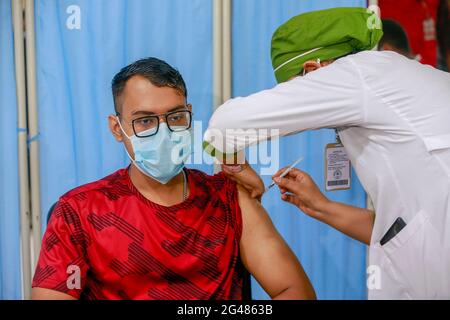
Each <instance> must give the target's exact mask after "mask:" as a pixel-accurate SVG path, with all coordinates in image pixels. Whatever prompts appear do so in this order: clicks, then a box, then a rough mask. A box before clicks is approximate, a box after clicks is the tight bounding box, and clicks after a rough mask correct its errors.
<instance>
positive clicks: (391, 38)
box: [379, 19, 411, 54]
mask: <svg viewBox="0 0 450 320" xmlns="http://www.w3.org/2000/svg"><path fill="white" fill-rule="evenodd" d="M385 43H388V44H390V45H392V46H393V47H395V48H396V49H398V50H400V51H401V52H403V53H404V54H411V47H410V46H409V41H408V36H407V34H406V32H405V30H404V29H403V28H402V26H401V25H400V24H399V23H398V22H396V21H394V20H389V19H386V20H385V19H383V37H382V38H381V40H380V42H379V47H382V46H383V45H384V44H385Z"/></svg>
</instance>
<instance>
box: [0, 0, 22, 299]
mask: <svg viewBox="0 0 450 320" xmlns="http://www.w3.org/2000/svg"><path fill="white" fill-rule="evenodd" d="M11 13H12V12H11V1H0V300H1V299H20V298H21V296H22V293H21V276H20V235H19V226H20V224H19V223H20V219H19V183H18V167H17V104H16V86H15V77H14V48H13V43H14V42H13V30H12V14H11Z"/></svg>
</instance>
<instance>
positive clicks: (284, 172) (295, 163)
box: [264, 157, 303, 192]
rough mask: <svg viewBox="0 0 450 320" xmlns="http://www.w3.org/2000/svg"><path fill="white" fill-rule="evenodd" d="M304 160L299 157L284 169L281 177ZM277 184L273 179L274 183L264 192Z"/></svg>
mask: <svg viewBox="0 0 450 320" xmlns="http://www.w3.org/2000/svg"><path fill="white" fill-rule="evenodd" d="M302 160H303V157H300V158H298V159H297V160H296V161H295V162H294V163H293V164H291V165H290V166H289V168H287V169H286V170H284V171H283V173H282V174H281V175H280V177H279V178H284V177H285V176H286V175H287V174H288V173H289V171H291V170H292V169H293V168H294V167H295V166H296V165H298V164H299V163H300V162H301V161H302ZM274 185H275V181H272V183H271V184H270V185H269V186H268V187H267V188H266V190H265V191H264V192H267V191H269V190H270V188H272V187H273V186H274Z"/></svg>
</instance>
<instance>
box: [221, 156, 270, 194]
mask: <svg viewBox="0 0 450 320" xmlns="http://www.w3.org/2000/svg"><path fill="white" fill-rule="evenodd" d="M222 170H223V172H224V173H225V175H226V176H227V177H228V178H230V179H231V180H233V181H236V182H237V183H238V184H240V185H241V186H243V187H244V188H245V189H246V190H247V191H248V192H249V193H250V195H251V197H252V198H254V199H258V200H261V196H262V194H263V193H264V190H265V187H264V182H263V181H262V179H261V177H260V176H259V175H258V174H257V173H256V171H255V170H253V168H252V167H251V166H250V165H249V164H248V163H245V164H241V165H222Z"/></svg>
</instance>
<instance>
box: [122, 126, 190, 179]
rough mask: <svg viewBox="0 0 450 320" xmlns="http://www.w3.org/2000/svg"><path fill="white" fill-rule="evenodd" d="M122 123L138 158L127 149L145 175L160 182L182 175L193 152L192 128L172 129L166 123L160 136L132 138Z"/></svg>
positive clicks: (161, 129)
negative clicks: (173, 130)
mask: <svg viewBox="0 0 450 320" xmlns="http://www.w3.org/2000/svg"><path fill="white" fill-rule="evenodd" d="M119 125H120V128H121V129H122V132H123V133H124V134H125V136H126V137H127V138H128V139H129V140H130V141H131V145H132V146H133V151H134V159H133V158H131V156H130V154H128V151H127V154H128V157H130V159H131V161H132V162H133V163H134V164H135V165H136V167H137V168H138V169H139V170H140V171H141V172H142V173H143V174H145V175H147V176H149V177H151V178H153V179H155V180H156V181H158V182H160V183H163V184H166V183H167V182H169V181H170V180H171V179H172V178H173V177H175V176H176V175H177V174H179V173H180V172H181V170H182V169H183V167H184V164H185V163H186V161H187V159H188V158H189V156H190V155H191V153H192V148H191V146H192V137H191V130H184V131H179V132H172V131H170V129H169V127H168V126H167V124H166V123H165V122H163V123H161V124H160V125H159V130H158V133H157V134H156V135H153V136H150V137H146V138H139V137H137V136H135V135H133V136H131V137H129V136H128V135H127V134H126V133H125V131H124V130H123V128H122V125H121V124H120V121H119ZM142 134H143V135H144V134H145V132H143V133H142ZM125 150H126V149H125Z"/></svg>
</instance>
